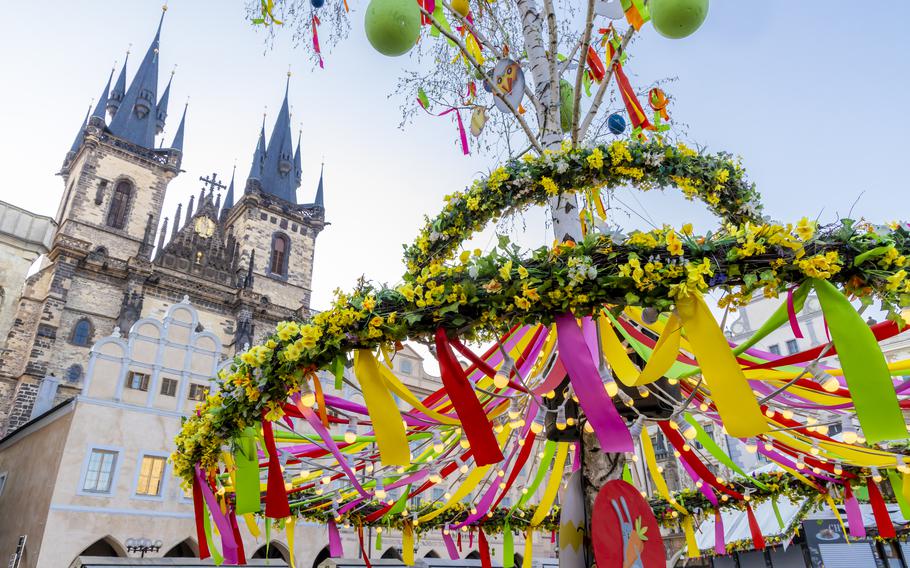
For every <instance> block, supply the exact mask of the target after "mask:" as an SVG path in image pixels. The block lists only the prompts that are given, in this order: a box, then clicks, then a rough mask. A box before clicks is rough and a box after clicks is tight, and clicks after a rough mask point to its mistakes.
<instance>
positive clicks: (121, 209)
mask: <svg viewBox="0 0 910 568" xmlns="http://www.w3.org/2000/svg"><path fill="white" fill-rule="evenodd" d="M132 196H133V186H132V185H130V182H128V181H121V182H120V183H118V184H117V187H116V188H115V189H114V196H113V197H112V198H111V208H110V209H109V210H108V212H107V226H108V227H113V228H115V229H122V228H123V227H125V226H126V214H127V212H128V211H129V207H130V199H131V198H132Z"/></svg>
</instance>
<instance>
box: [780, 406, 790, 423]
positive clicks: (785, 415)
mask: <svg viewBox="0 0 910 568" xmlns="http://www.w3.org/2000/svg"><path fill="white" fill-rule="evenodd" d="M781 414H782V415H783V417H784V420H792V419H793V411H792V410H790V409H789V408H787V409H785V410H784V411H783V412H781Z"/></svg>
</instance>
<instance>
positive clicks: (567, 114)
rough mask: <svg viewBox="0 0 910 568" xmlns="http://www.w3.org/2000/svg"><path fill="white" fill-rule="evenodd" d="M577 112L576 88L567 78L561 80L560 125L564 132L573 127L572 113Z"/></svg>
mask: <svg viewBox="0 0 910 568" xmlns="http://www.w3.org/2000/svg"><path fill="white" fill-rule="evenodd" d="M574 112H575V88H574V87H572V83H569V82H568V81H566V80H565V79H560V80H559V125H560V126H561V127H562V131H563V132H568V131H569V130H571V129H572V114H573V113H574Z"/></svg>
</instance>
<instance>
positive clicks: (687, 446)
mask: <svg viewBox="0 0 910 568" xmlns="http://www.w3.org/2000/svg"><path fill="white" fill-rule="evenodd" d="M683 451H684V452H691V451H692V446H690V445H689V444H683Z"/></svg>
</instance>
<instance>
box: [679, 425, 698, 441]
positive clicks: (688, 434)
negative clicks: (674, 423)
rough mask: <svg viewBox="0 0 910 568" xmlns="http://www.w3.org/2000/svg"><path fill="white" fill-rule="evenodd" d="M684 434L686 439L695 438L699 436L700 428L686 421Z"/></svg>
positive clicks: (683, 429)
mask: <svg viewBox="0 0 910 568" xmlns="http://www.w3.org/2000/svg"><path fill="white" fill-rule="evenodd" d="M682 435H683V438H685V439H686V440H694V439H695V438H696V437H697V436H698V430H697V429H696V428H695V426H693V425H692V424H690V423H688V422H686V424H685V425H684V426H683V428H682Z"/></svg>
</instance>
